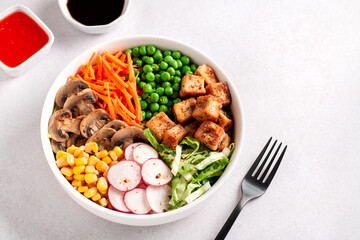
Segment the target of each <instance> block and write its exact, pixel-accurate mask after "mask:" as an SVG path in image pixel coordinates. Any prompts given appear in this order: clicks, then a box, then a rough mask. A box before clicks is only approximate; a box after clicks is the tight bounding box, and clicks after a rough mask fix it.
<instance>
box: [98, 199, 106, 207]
mask: <svg viewBox="0 0 360 240" xmlns="http://www.w3.org/2000/svg"><path fill="white" fill-rule="evenodd" d="M99 204H100V205H101V206H103V207H106V205H107V204H108V201H107V199H106V198H104V197H103V198H101V199H100V200H99Z"/></svg>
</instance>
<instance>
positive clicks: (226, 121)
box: [217, 109, 233, 132]
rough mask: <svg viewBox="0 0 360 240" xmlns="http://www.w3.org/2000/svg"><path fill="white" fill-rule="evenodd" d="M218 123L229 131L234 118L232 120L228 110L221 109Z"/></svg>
mask: <svg viewBox="0 0 360 240" xmlns="http://www.w3.org/2000/svg"><path fill="white" fill-rule="evenodd" d="M217 124H218V125H219V126H220V127H222V128H223V129H224V130H225V132H227V131H229V129H230V128H231V127H232V125H233V120H231V118H230V115H229V114H228V113H227V112H225V111H224V110H222V109H221V110H220V114H219V118H218V120H217Z"/></svg>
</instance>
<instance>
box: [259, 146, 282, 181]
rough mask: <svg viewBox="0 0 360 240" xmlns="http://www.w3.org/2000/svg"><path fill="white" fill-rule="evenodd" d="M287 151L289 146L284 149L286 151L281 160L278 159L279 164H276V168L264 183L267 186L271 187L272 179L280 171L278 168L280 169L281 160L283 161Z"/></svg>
mask: <svg viewBox="0 0 360 240" xmlns="http://www.w3.org/2000/svg"><path fill="white" fill-rule="evenodd" d="M286 149H287V145H286V146H285V148H284V150H283V151H282V153H281V155H280V157H279V159H278V160H277V162H276V163H275V166H274V168H273V169H272V170H271V173H270V174H269V177H268V178H267V179H266V181H265V183H264V184H265V185H266V186H269V185H270V183H271V181H272V179H273V178H274V176H275V173H276V171H277V170H278V168H279V166H280V163H281V160H282V159H283V157H284V155H285V152H286Z"/></svg>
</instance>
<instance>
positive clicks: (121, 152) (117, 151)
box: [113, 146, 124, 158]
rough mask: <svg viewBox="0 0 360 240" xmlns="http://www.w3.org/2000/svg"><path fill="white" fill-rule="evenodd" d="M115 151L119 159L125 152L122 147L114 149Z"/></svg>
mask: <svg viewBox="0 0 360 240" xmlns="http://www.w3.org/2000/svg"><path fill="white" fill-rule="evenodd" d="M113 151H114V152H115V153H116V156H117V157H118V158H119V157H120V156H121V155H122V154H123V153H124V151H123V150H122V149H121V147H118V146H116V147H114V149H113Z"/></svg>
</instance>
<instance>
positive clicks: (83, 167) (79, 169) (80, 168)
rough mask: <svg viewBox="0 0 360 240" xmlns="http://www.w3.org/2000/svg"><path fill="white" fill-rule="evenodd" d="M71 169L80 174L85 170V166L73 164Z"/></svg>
mask: <svg viewBox="0 0 360 240" xmlns="http://www.w3.org/2000/svg"><path fill="white" fill-rule="evenodd" d="M73 170H74V174H80V173H83V172H84V171H85V166H75V167H74V168H73Z"/></svg>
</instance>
